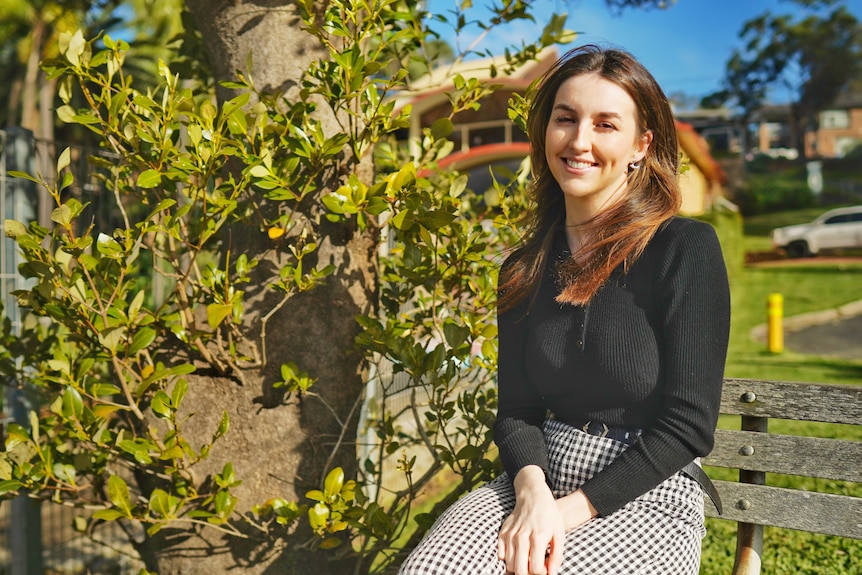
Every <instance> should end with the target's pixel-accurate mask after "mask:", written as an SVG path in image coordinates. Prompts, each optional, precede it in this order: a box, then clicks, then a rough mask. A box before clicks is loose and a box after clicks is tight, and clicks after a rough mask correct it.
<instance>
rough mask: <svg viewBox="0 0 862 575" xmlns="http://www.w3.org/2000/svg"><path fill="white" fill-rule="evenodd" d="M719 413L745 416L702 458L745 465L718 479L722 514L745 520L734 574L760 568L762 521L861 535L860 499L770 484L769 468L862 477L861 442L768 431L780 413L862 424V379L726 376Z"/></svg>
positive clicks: (717, 463)
mask: <svg viewBox="0 0 862 575" xmlns="http://www.w3.org/2000/svg"><path fill="white" fill-rule="evenodd" d="M721 412H722V413H724V414H730V415H740V416H742V421H741V429H740V430H725V429H719V430H717V431H716V436H715V448H714V449H713V451H712V453H711V454H710V455H709V456H708V457H706V458H705V459H704V460H703V463H704V464H706V465H712V466H717V467H729V468H734V469H739V470H740V478H739V482H732V481H715V484H716V488H717V489H718V491H719V493H720V494H721V498H722V501H723V502H724V513H723V514H722V515H721V516H720V517H721V518H722V519H730V520H733V521H737V522H739V523H740V531H739V536H738V542H737V567H736V568H735V570H734V573H758V572H759V569H760V560H759V556H760V552H761V548H762V526H763V525H773V526H777V527H785V528H788V529H799V530H803V531H812V532H816V533H825V534H829V535H837V536H842V537H852V538H855V539H862V498H860V497H853V496H849V495H835V494H829V493H817V492H809V491H801V490H796V489H786V488H777V487H768V486H766V485H765V483H766V481H765V478H766V473H781V474H787V475H801V476H807V477H817V478H823V479H834V480H841V481H850V482H857V483H859V482H862V442H860V441H848V440H843V439H827V438H819V437H803V436H790V435H779V434H774V433H768V421H769V419H775V418H778V419H791V420H801V421H817V422H826V423H842V424H849V425H862V385H860V386H853V385H828V384H813V383H795V382H783V381H761V380H750V379H726V380H725V382H724V391H723V393H722V402H721ZM706 510H707V515H709V516H712V517H718V515H717V513H716V512H715V509H714V508H713V507H712V506H711V505H709V504H708V503H707V506H706Z"/></svg>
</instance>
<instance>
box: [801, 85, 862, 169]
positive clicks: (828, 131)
mask: <svg viewBox="0 0 862 575" xmlns="http://www.w3.org/2000/svg"><path fill="white" fill-rule="evenodd" d="M857 146H862V93H856V94H849V95H845V96H842V97H840V98H838V100H837V101H836V102H835V104H833V105H832V106H831V107H830V108H829V109H828V110H823V111H822V112H820V114H818V117H817V129H816V130H810V131H808V132H806V134H805V155H806V157H809V158H818V157H819V158H841V157H843V156H845V155H846V154H847V153H848V152H849V151H850V150H852V149H853V148H855V147H857Z"/></svg>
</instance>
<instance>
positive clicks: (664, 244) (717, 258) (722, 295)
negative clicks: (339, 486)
mask: <svg viewBox="0 0 862 575" xmlns="http://www.w3.org/2000/svg"><path fill="white" fill-rule="evenodd" d="M669 228H670V229H669V230H664V231H663V232H660V233H659V234H658V236H661V237H658V236H657V237H656V238H654V240H653V243H654V244H655V245H653V246H652V247H653V249H652V250H650V249H649V248H648V251H651V252H652V255H651V256H650V262H649V263H651V264H652V265H656V269H655V271H654V275H653V277H654V278H655V280H654V281H655V285H654V286H653V290H654V291H653V293H654V294H655V298H656V302H655V304H656V305H657V306H658V309H659V313H660V314H661V317H662V324H661V328H662V348H661V381H660V389H661V403H660V408H659V411H658V414H657V416H656V419H655V421H654V423H653V425H651V426H650V427H649V428H648V429H646V430H645V432H644V434H643V435H642V436H641V439H640V441H638V442H637V443H635V444H634V445H633V446H632V447H630V448H629V449H627V450H626V451H625V452H623V453H622V454H621V455H620V456H619V457H618V458H617V459H616V460H615V461H614V462H613V463H612V464H610V465H609V466H608V467H606V468H605V469H604V470H602V471H601V472H600V473H598V474H596V475H595V476H594V477H593V478H592V479H590V480H589V481H588V482H586V483H585V484H584V485H583V486H582V489H583V491H584V493H585V495H586V496H587V497H588V498H589V500H590V502H591V503H592V504H593V506H594V507H595V508H596V510H597V511H598V512H599V514H601V515H608V514H610V513H612V512H614V511H616V510H617V509H619V508H620V507H622V506H623V505H625V504H626V503H628V502H629V501H632V500H633V499H635V498H637V497H638V496H640V495H642V494H643V493H645V492H647V491H649V490H650V489H652V488H653V487H655V486H656V485H658V484H659V483H661V482H662V481H664V480H665V479H667V478H668V477H670V476H671V475H673V474H674V473H676V472H677V471H679V470H680V469H681V468H682V467H684V466H685V465H686V464H688V463H689V462H690V461H691V460H692V459H694V458H695V457H702V456H705V455H707V454H708V453H709V452H710V451H711V450H712V446H713V434H714V430H715V425H716V422H717V420H718V411H719V404H720V401H721V387H722V382H723V378H724V365H725V360H726V354H727V342H728V337H729V331H730V290H729V287H728V280H727V271H726V268H725V265H724V259H723V257H722V254H721V247H720V245H719V242H718V238H717V236H716V235H715V230H714V229H713V228H712V226H710V225H709V224H706V223H703V222H697V221H694V220H683V219H679V218H677V219H676V221H675V222H673V224H672V225H671V226H669Z"/></svg>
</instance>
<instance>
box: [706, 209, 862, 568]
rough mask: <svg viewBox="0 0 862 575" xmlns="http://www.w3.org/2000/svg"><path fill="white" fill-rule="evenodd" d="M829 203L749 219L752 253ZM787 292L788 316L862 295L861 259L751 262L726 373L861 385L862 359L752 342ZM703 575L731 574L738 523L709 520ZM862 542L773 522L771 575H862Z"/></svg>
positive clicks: (727, 474) (809, 431)
mask: <svg viewBox="0 0 862 575" xmlns="http://www.w3.org/2000/svg"><path fill="white" fill-rule="evenodd" d="M822 212H823V208H817V209H814V210H801V211H797V212H790V213H787V214H778V215H771V216H760V217H752V218H749V219H747V220H746V224H745V231H746V237H745V245H746V248H747V249H748V250H750V251H767V250H769V249H771V245H770V243H769V238H768V233H769V230H771V229H772V228H773V227H777V226H783V225H790V224H794V223H801V222H806V221H811V220H812V219H813V218H814V217H816V216H817V215H818V214H820V213H822ZM773 292H780V293H782V294H783V295H784V310H785V316H786V317H787V316H792V315H798V314H802V313H806V312H811V311H820V310H825V309H829V308H834V307H838V306H841V305H843V304H846V303H849V302H852V301H856V300H860V299H862V261H859V262H856V263H834V264H827V263H824V262H813V263H811V264H803V265H800V264H799V263H797V262H792V261H787V262H786V264H781V265H778V266H776V265H774V264H773V265H770V266H763V267H760V266H758V267H747V268H746V269H745V270H744V271H743V273H741V274H739V275H738V277H736V278H734V285H733V286H732V288H731V294H732V295H731V297H732V305H733V308H732V310H733V311H732V314H733V315H732V322H731V336H730V348H729V351H728V360H727V369H726V374H727V376H728V377H746V378H762V379H783V380H795V381H815V382H827V383H845V384H859V383H862V361H852V360H842V359H836V358H834V357H818V356H814V355H808V354H805V353H803V351H804V350H786V351H785V352H784V353H781V354H771V353H769V352H768V351H767V350H766V348H765V344H763V343H758V342H754V341H752V339H751V337H750V334H751V330H752V328H754V327H755V326H757V325H759V324H763V323H765V322H766V298H767V295H768V294H770V293H773ZM860 341H862V338H860ZM719 426H721V427H735V428H737V429H738V426H739V420H738V418H723V419H722V420H721V421H720V422H719ZM770 431H775V432H779V433H785V434H796V435H817V436H823V437H841V438H843V439H852V440H857V441H862V431H860V430H859V429H852V428H851V427H850V426H839V425H829V424H816V423H793V422H781V421H779V422H774V424H771V425H770ZM709 473H710V475H711V476H712V477H714V478H718V479H730V480H733V479H736V477H735V476H736V472H735V471H731V470H727V469H717V468H710V470H709ZM767 483H768V484H770V485H776V486H782V487H794V488H797V489H799V488H801V489H808V490H818V491H827V492H832V493H843V494H852V495H855V496H856V497H862V489H860V487H859V486H858V485H854V484H850V483H845V482H837V481H829V482H827V481H822V480H813V479H809V478H801V477H788V476H778V475H768V476H767ZM707 530H708V533H707V537H706V539H705V540H704V545H703V560H702V564H701V571H700V573H701V575H728V574H729V573H730V572H731V570H732V568H733V557H734V552H735V546H736V524H735V523H733V522H730V521H722V520H720V519H708V520H707ZM858 557H862V541H857V540H854V539H843V538H838V537H830V536H826V535H817V534H810V533H805V532H800V531H792V530H788V529H778V528H770V527H767V528H766V530H765V535H764V548H763V568H762V573H764V574H785V573H793V574H797V575H825V574H829V575H832V574H836V575H839V574H840V575H862V562H860V561H859V560H858V559H855V558H858Z"/></svg>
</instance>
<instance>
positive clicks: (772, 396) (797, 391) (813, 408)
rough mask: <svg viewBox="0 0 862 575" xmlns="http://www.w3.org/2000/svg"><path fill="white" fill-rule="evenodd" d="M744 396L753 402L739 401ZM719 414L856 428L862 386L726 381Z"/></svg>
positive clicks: (860, 417) (861, 408) (861, 415)
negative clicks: (794, 420) (853, 425)
mask: <svg viewBox="0 0 862 575" xmlns="http://www.w3.org/2000/svg"><path fill="white" fill-rule="evenodd" d="M747 392H751V393H753V394H754V397H755V399H754V401H752V402H746V401H743V400H742V399H741V398H742V397H743V396H744V394H746V393H747ZM721 413H726V414H731V415H752V416H757V417H778V418H781V419H799V420H802V421H822V422H827V423H850V424H855V425H859V422H860V421H862V386H858V385H836V384H816V383H810V384H809V383H804V384H800V383H794V382H780V381H762V380H756V379H734V378H727V379H725V380H724V391H723V393H722V401H721Z"/></svg>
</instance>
